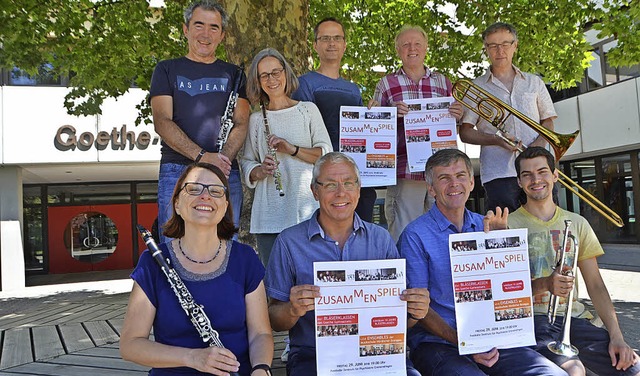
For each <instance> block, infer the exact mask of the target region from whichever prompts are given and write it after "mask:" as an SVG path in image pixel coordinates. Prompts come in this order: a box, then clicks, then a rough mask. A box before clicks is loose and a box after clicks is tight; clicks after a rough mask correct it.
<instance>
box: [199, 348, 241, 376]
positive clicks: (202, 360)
mask: <svg viewBox="0 0 640 376" xmlns="http://www.w3.org/2000/svg"><path fill="white" fill-rule="evenodd" d="M187 364H188V367H190V368H194V369H197V370H198V371H200V372H207V373H210V374H212V375H219V376H223V375H227V374H229V373H230V372H238V370H239V369H240V362H238V360H237V359H236V356H235V355H233V353H232V352H231V351H229V350H227V349H223V348H220V347H207V348H206V349H192V350H191V351H189V359H188V360H187Z"/></svg>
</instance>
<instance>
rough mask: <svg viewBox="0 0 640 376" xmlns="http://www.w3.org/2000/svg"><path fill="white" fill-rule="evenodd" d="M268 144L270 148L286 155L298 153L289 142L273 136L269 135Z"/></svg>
mask: <svg viewBox="0 0 640 376" xmlns="http://www.w3.org/2000/svg"><path fill="white" fill-rule="evenodd" d="M267 143H268V144H269V147H270V148H272V149H275V150H276V151H277V152H280V153H286V154H289V155H291V154H293V153H295V152H296V147H295V146H294V145H292V144H291V143H290V142H289V141H287V140H285V139H284V138H280V137H278V136H276V135H273V134H271V135H269V138H268V139H267Z"/></svg>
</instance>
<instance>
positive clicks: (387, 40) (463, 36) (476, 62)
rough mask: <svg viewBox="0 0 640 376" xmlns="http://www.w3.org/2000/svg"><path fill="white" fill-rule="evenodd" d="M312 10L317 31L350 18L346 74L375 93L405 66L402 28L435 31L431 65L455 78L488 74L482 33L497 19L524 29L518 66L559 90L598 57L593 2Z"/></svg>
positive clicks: (393, 4) (350, 5)
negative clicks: (593, 46)
mask: <svg viewBox="0 0 640 376" xmlns="http://www.w3.org/2000/svg"><path fill="white" fill-rule="evenodd" d="M309 13H310V15H311V16H310V29H311V28H313V26H314V25H315V23H317V22H318V21H319V20H321V19H322V18H324V17H327V16H334V17H337V18H339V19H341V20H343V21H344V23H345V26H346V27H347V30H348V31H347V34H348V48H347V53H346V54H345V59H344V62H345V64H346V65H347V66H348V68H347V71H346V72H345V75H346V76H348V77H349V78H350V79H352V80H354V81H355V82H358V83H359V84H361V85H362V86H364V88H365V92H372V90H373V88H374V87H375V83H376V82H377V80H378V79H379V76H380V75H381V74H382V72H391V71H393V70H396V69H398V67H399V66H400V62H399V60H398V59H397V57H396V52H395V48H394V37H395V35H396V33H397V31H398V30H399V29H400V28H401V27H402V25H404V24H413V25H418V26H421V27H423V28H424V29H425V30H426V31H427V34H428V35H429V53H428V56H427V65H428V66H429V67H432V68H435V69H436V70H439V71H441V72H443V73H445V74H447V75H448V76H449V77H450V78H452V79H453V80H455V79H456V78H457V77H460V76H469V77H476V76H478V75H479V74H482V73H483V72H484V70H485V66H486V63H485V60H486V57H485V56H484V55H483V51H482V40H481V37H480V34H481V33H482V31H483V30H484V29H485V28H486V27H487V26H488V25H490V24H492V23H494V22H496V21H503V22H509V23H512V24H513V25H514V26H515V27H516V28H517V29H518V34H519V40H520V42H519V43H520V47H519V48H518V53H517V55H516V58H515V64H516V65H518V67H520V68H521V69H523V70H524V71H529V72H536V73H538V74H540V75H542V76H543V77H544V79H545V80H546V81H548V82H551V83H552V84H553V86H554V88H556V89H560V88H567V87H572V86H575V85H576V84H577V83H578V82H579V81H580V79H581V78H582V75H583V71H584V68H585V67H586V66H587V64H588V62H589V60H590V59H591V57H590V55H589V54H587V53H585V52H586V51H588V50H589V48H590V46H589V45H588V44H587V43H586V41H585V39H584V37H583V32H582V27H581V25H583V24H584V23H585V22H586V21H587V20H591V19H592V18H593V16H594V14H595V9H594V8H593V7H592V6H591V4H590V1H589V0H536V1H531V0H515V1H514V0H476V1H468V0H451V1H444V0H433V1H425V0H422V1H420V0H415V1H410V0H395V1H370V0H360V1H354V0H312V1H311V4H310V12H309ZM374 67H377V69H375V68H374ZM374 69H375V70H376V72H374ZM365 97H366V94H365Z"/></svg>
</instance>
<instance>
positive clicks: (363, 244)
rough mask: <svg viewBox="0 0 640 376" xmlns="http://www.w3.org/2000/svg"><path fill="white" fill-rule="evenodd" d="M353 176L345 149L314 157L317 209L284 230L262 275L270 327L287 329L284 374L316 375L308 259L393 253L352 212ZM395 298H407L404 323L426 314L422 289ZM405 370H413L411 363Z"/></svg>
mask: <svg viewBox="0 0 640 376" xmlns="http://www.w3.org/2000/svg"><path fill="white" fill-rule="evenodd" d="M359 177H360V173H359V170H358V167H357V166H356V164H355V161H354V160H353V159H352V158H351V157H349V156H347V155H345V154H342V153H338V152H332V153H328V154H326V155H324V156H322V157H321V158H320V159H318V161H317V162H316V164H315V166H314V168H313V183H312V185H311V190H312V191H313V195H314V197H315V198H316V200H318V202H319V203H320V209H318V210H317V211H316V212H315V213H314V214H313V215H312V216H311V218H310V219H308V220H306V221H304V222H302V223H300V224H297V225H295V226H292V227H290V228H288V229H286V230H284V231H283V232H282V233H281V234H280V235H279V236H278V238H277V239H276V242H275V244H274V245H273V250H272V252H271V257H270V259H269V264H268V266H267V274H266V277H265V285H266V290H267V295H268V296H269V318H270V320H271V326H272V327H273V329H274V330H276V331H284V330H288V331H289V337H290V345H291V352H290V353H289V359H288V361H287V374H288V375H290V376H298V375H304V376H313V375H315V374H316V355H315V333H316V331H315V316H314V315H315V313H314V307H315V299H316V298H317V297H319V296H320V293H319V291H320V288H319V287H317V286H314V285H313V282H314V278H313V263H314V262H315V261H357V260H384V259H396V258H398V251H397V249H396V246H395V244H394V243H393V239H392V238H391V236H390V235H389V233H388V232H387V231H386V230H385V229H384V228H382V227H380V226H377V225H374V224H371V223H368V222H364V221H362V220H361V219H360V217H358V215H357V214H356V213H355V207H356V204H357V202H358V197H359V195H360V194H359V190H360V178H359ZM400 299H402V300H405V301H406V302H407V312H408V314H409V315H410V317H409V319H408V320H407V321H408V325H410V326H411V325H413V324H415V323H416V322H417V320H414V319H412V318H411V317H413V318H416V319H418V318H424V317H425V316H426V314H427V310H428V306H429V293H428V291H427V290H426V289H423V288H422V289H408V290H405V291H403V293H402V295H401V297H400ZM408 374H409V375H417V373H415V370H413V369H412V368H408Z"/></svg>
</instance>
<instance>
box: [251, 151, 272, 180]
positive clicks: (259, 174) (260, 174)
mask: <svg viewBox="0 0 640 376" xmlns="http://www.w3.org/2000/svg"><path fill="white" fill-rule="evenodd" d="M277 166H278V164H277V163H276V161H275V160H274V159H273V157H272V156H271V155H267V156H266V157H264V160H263V161H262V164H261V165H260V166H257V167H255V168H254V169H253V170H251V176H250V178H251V181H252V182H253V181H258V180H263V179H266V178H267V177H268V176H269V175H273V173H274V171H275V170H276V168H277Z"/></svg>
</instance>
